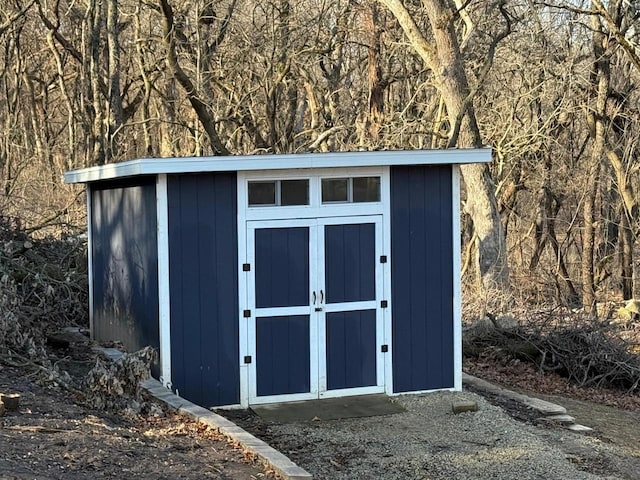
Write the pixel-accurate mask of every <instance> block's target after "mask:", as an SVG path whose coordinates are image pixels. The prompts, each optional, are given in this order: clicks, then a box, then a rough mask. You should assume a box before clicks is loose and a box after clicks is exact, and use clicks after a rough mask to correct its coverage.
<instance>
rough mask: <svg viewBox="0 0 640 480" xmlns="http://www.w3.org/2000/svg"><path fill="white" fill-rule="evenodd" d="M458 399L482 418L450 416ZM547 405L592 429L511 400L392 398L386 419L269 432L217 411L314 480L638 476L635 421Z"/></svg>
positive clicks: (594, 409)
mask: <svg viewBox="0 0 640 480" xmlns="http://www.w3.org/2000/svg"><path fill="white" fill-rule="evenodd" d="M460 398H465V399H472V400H476V401H477V402H478V405H479V411H478V412H472V413H465V414H461V415H453V414H452V412H451V404H452V402H453V401H454V400H455V399H460ZM551 400H552V401H556V402H557V403H560V404H563V405H565V406H566V407H567V409H568V410H569V414H571V415H573V416H575V417H576V419H577V421H579V422H582V423H584V424H586V425H590V426H592V427H593V428H594V431H593V432H592V433H591V434H578V433H573V432H570V431H568V430H567V429H565V428H564V427H562V426H559V425H553V424H549V423H548V422H545V421H543V420H542V419H541V418H540V417H539V415H537V414H535V413H534V412H533V411H531V410H530V409H528V408H526V407H524V406H522V405H521V404H519V403H517V402H513V401H511V400H505V399H504V398H503V397H502V398H491V397H485V396H482V395H478V394H477V393H474V392H470V391H466V392H462V393H449V392H439V393H431V394H426V395H407V396H401V397H395V398H394V401H396V402H398V403H400V404H401V405H402V406H404V407H405V408H406V412H404V413H400V414H394V415H389V416H383V417H370V418H355V419H344V420H333V421H332V420H328V421H323V420H322V419H317V420H316V421H311V422H297V423H290V424H272V423H268V422H265V421H264V420H262V419H261V418H260V417H258V416H256V415H254V414H252V412H251V411H234V412H222V413H223V414H226V415H227V416H229V417H230V418H232V419H233V420H234V421H235V422H236V423H238V424H239V425H240V426H242V427H243V428H245V429H246V430H248V431H250V432H252V433H253V434H254V435H256V436H258V437H260V438H262V439H264V440H265V441H267V442H268V443H270V444H271V445H272V446H274V447H275V448H277V449H279V450H280V451H282V452H283V453H285V454H286V455H288V456H289V457H290V458H291V459H292V460H293V461H294V462H296V463H297V464H298V465H300V466H301V467H303V468H305V469H306V470H307V471H309V472H310V473H312V474H313V475H314V478H317V479H332V480H337V479H345V480H346V479H349V480H351V479H359V478H362V479H368V478H384V479H386V480H396V479H397V480H400V479H403V480H404V479H430V480H436V479H443V480H444V479H447V480H452V479H460V480H467V479H469V480H471V479H473V480H481V479H487V480H488V479H493V480H496V479H497V480H507V479H508V480H512V479H514V478H518V479H520V480H528V479H531V480H533V479H541V478H544V479H558V480H560V479H562V480H564V479H572V480H575V479H590V480H593V479H600V478H606V479H624V480H637V479H638V478H640V474H639V472H640V429H639V428H638V425H640V414H639V413H636V412H627V411H624V410H621V409H618V408H613V407H606V406H601V405H597V404H593V403H590V402H586V401H573V400H571V399H566V398H553V399H551Z"/></svg>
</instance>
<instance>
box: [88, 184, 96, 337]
mask: <svg viewBox="0 0 640 480" xmlns="http://www.w3.org/2000/svg"><path fill="white" fill-rule="evenodd" d="M92 209H93V205H92V202H91V185H87V281H88V288H89V292H88V293H89V335H90V337H91V340H95V334H94V326H93V321H94V314H93V229H92V228H91V223H92V220H93V213H92Z"/></svg>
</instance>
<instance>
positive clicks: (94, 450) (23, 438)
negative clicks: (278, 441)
mask: <svg viewBox="0 0 640 480" xmlns="http://www.w3.org/2000/svg"><path fill="white" fill-rule="evenodd" d="M27 373H28V372H27V371H25V370H24V369H18V368H14V367H7V366H4V365H0V392H2V393H5V394H6V393H19V394H20V395H21V398H20V407H19V409H18V411H14V412H6V414H5V415H4V416H0V480H9V479H11V480H13V479H20V480H26V479H30V480H32V479H38V480H53V479H65V480H66V479H71V480H85V479H86V480H89V479H95V478H121V479H127V478H136V479H150V480H151V479H154V480H155V479H176V478H181V479H193V480H196V479H205V478H215V479H259V478H273V476H272V475H271V474H269V473H267V472H265V471H264V469H263V467H262V465H260V464H258V463H256V462H255V461H254V460H253V459H252V458H251V457H250V456H248V455H246V454H245V453H244V452H243V451H241V450H239V449H237V448H234V447H233V446H232V445H230V444H229V443H228V442H227V441H226V440H225V438H224V437H221V436H220V435H218V434H216V433H214V432H213V431H211V430H210V429H208V428H206V427H204V426H202V425H201V424H198V423H197V422H195V421H191V420H188V419H187V418H185V417H183V416H180V415H176V414H172V413H168V412H162V411H161V410H159V409H158V410H157V411H156V413H155V414H148V415H145V416H143V415H137V416H135V417H130V418H125V417H123V416H120V415H114V414H109V413H106V412H104V411H100V410H95V409H91V408H88V407H86V406H84V405H83V404H82V402H78V401H77V399H75V398H73V396H72V394H69V393H67V392H66V391H62V390H60V389H57V388H51V387H43V386H41V385H38V384H36V383H34V382H33V381H32V380H31V379H30V378H29V376H28V375H27Z"/></svg>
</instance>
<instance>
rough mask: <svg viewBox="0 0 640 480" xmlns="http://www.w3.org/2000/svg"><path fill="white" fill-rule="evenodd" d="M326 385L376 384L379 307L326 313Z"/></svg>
mask: <svg viewBox="0 0 640 480" xmlns="http://www.w3.org/2000/svg"><path fill="white" fill-rule="evenodd" d="M326 355H327V389H328V390H336V389H340V388H355V387H368V386H371V385H375V384H376V371H377V370H376V311H375V310H361V311H351V312H335V313H328V314H327V346H326Z"/></svg>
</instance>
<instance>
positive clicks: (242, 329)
mask: <svg viewBox="0 0 640 480" xmlns="http://www.w3.org/2000/svg"><path fill="white" fill-rule="evenodd" d="M236 181H237V199H236V209H237V224H236V228H237V229H238V265H237V268H238V364H239V365H240V368H239V373H240V405H241V407H242V408H249V390H250V387H249V365H247V364H245V363H244V357H245V355H249V352H250V351H251V347H250V345H249V319H248V318H244V315H243V310H245V309H249V306H248V302H249V297H248V293H247V290H248V281H249V280H248V279H249V277H250V275H249V272H245V271H243V269H242V266H243V264H245V263H249V260H248V258H247V257H248V254H247V219H246V203H247V187H246V186H247V182H246V179H245V177H244V174H243V173H241V172H238V176H237V180H236Z"/></svg>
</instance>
